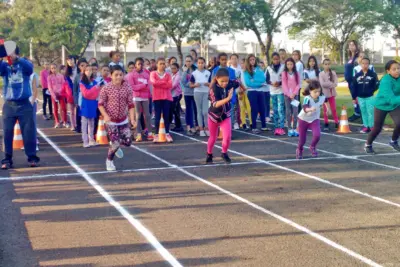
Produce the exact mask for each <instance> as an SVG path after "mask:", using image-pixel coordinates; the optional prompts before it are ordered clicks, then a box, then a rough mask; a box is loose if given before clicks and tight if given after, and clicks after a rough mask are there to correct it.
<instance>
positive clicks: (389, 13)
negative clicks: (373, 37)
mask: <svg viewBox="0 0 400 267" xmlns="http://www.w3.org/2000/svg"><path fill="white" fill-rule="evenodd" d="M378 18H379V20H380V21H381V22H383V23H384V25H383V27H382V28H381V29H382V32H383V33H389V34H391V35H392V36H393V38H394V39H396V56H398V54H399V51H398V47H397V43H398V41H399V39H400V4H399V3H396V2H395V1H392V0H382V5H380V6H379V9H378Z"/></svg>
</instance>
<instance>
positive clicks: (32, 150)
mask: <svg viewBox="0 0 400 267" xmlns="http://www.w3.org/2000/svg"><path fill="white" fill-rule="evenodd" d="M9 56H10V58H11V66H10V65H9V64H8V63H7V62H5V61H3V59H1V60H0V76H2V77H3V97H4V99H5V102H4V105H3V128H4V148H5V149H4V151H5V158H4V159H3V160H2V161H1V168H2V169H3V170H6V169H9V168H12V167H13V159H12V158H13V139H14V126H15V123H16V122H17V121H18V122H19V125H20V127H21V133H22V138H23V140H24V147H25V154H26V156H27V157H28V163H29V166H30V167H37V166H39V161H40V158H39V157H38V156H37V155H36V127H35V121H34V119H33V112H34V111H33V104H32V103H31V101H30V100H29V98H30V97H31V96H32V91H31V84H30V76H31V75H32V73H33V65H32V63H31V62H29V61H28V60H26V59H24V58H20V57H19V48H18V47H17V48H16V50H15V51H14V52H12V53H11V54H10V55H9Z"/></svg>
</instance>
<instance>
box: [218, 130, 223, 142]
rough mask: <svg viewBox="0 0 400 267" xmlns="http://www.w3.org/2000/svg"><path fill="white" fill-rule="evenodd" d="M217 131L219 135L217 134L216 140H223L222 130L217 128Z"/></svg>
mask: <svg viewBox="0 0 400 267" xmlns="http://www.w3.org/2000/svg"><path fill="white" fill-rule="evenodd" d="M218 130H219V133H218V140H222V139H223V136H222V129H221V127H220V128H218Z"/></svg>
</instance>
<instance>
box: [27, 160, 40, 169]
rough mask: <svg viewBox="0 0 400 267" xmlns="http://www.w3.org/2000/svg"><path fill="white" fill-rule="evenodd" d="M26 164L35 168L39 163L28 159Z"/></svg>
mask: <svg viewBox="0 0 400 267" xmlns="http://www.w3.org/2000/svg"><path fill="white" fill-rule="evenodd" d="M28 166H29V167H31V168H36V167H39V166H40V165H39V162H37V161H29V162H28Z"/></svg>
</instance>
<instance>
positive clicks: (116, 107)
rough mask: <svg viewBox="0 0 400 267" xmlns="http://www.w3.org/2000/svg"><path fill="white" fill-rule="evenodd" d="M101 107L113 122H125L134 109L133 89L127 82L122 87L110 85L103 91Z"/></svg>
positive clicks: (100, 101) (101, 93)
mask: <svg viewBox="0 0 400 267" xmlns="http://www.w3.org/2000/svg"><path fill="white" fill-rule="evenodd" d="M99 106H103V107H104V109H105V110H106V112H107V114H108V116H110V119H111V121H112V122H115V123H120V122H123V121H124V120H126V118H127V117H128V111H129V110H130V109H132V108H133V94H132V88H131V87H130V86H129V85H128V83H127V82H125V81H124V82H122V84H121V85H120V86H117V85H114V84H113V83H108V84H107V85H105V86H104V87H103V88H102V89H101V92H100V100H99Z"/></svg>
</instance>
